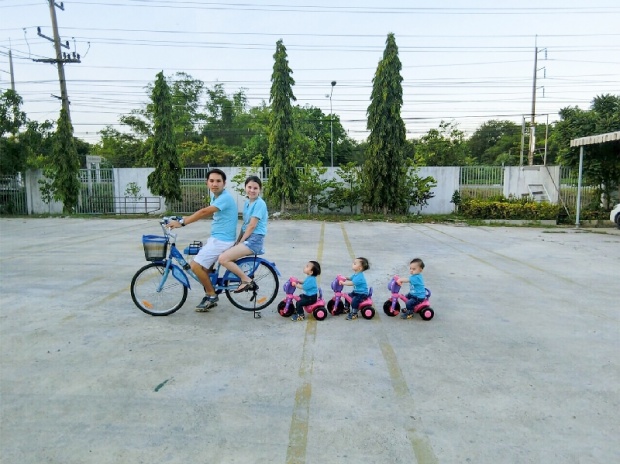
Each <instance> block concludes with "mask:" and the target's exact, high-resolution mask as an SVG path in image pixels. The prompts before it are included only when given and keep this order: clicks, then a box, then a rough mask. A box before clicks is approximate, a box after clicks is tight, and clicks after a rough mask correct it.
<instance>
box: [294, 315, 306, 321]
mask: <svg viewBox="0 0 620 464" xmlns="http://www.w3.org/2000/svg"><path fill="white" fill-rule="evenodd" d="M303 320H304V315H303V314H293V317H291V321H295V322H298V321H303Z"/></svg>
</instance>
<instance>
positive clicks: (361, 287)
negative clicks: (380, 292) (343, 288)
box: [349, 272, 368, 295]
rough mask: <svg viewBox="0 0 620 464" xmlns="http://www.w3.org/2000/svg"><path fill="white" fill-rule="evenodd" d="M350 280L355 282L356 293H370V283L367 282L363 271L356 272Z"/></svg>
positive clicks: (354, 289)
mask: <svg viewBox="0 0 620 464" xmlns="http://www.w3.org/2000/svg"><path fill="white" fill-rule="evenodd" d="M349 280H350V281H351V282H353V291H354V292H355V293H362V294H364V295H368V284H367V283H366V277H364V273H363V272H356V273H355V274H353V275H352V276H351V278H350V279H349Z"/></svg>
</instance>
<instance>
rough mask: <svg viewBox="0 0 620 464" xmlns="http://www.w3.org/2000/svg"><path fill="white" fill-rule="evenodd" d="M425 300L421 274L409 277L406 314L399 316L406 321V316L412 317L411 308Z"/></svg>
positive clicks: (424, 288)
mask: <svg viewBox="0 0 620 464" xmlns="http://www.w3.org/2000/svg"><path fill="white" fill-rule="evenodd" d="M424 300H426V287H425V286H424V277H422V274H413V275H410V276H409V293H407V303H406V306H407V312H406V313H403V315H402V316H401V317H402V318H403V319H406V318H407V316H409V317H411V316H412V315H413V308H415V307H416V306H417V305H419V304H420V303H422V302H423V301H424Z"/></svg>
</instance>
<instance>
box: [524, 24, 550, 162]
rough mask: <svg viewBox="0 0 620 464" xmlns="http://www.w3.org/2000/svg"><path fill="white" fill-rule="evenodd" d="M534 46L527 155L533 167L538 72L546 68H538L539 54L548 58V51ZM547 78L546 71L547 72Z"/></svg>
mask: <svg viewBox="0 0 620 464" xmlns="http://www.w3.org/2000/svg"><path fill="white" fill-rule="evenodd" d="M535 40H536V42H537V41H538V36H536V39H535ZM536 42H535V45H534V79H533V83H532V115H531V120H530V149H529V152H528V155H527V164H528V165H529V166H532V165H533V164H534V152H535V151H536V89H537V87H536V76H537V75H538V71H540V70H541V69H545V68H540V69H539V68H538V52H539V51H540V52H542V51H544V52H545V59H546V58H547V49H546V48H543V49H542V50H538V45H537V44H536ZM545 77H546V70H545Z"/></svg>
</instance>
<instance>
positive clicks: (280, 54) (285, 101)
mask: <svg viewBox="0 0 620 464" xmlns="http://www.w3.org/2000/svg"><path fill="white" fill-rule="evenodd" d="M273 58H274V65H273V73H272V74H271V91H270V94H269V102H270V103H271V114H270V119H269V151H268V153H267V157H268V159H269V164H270V166H271V175H270V177H269V182H268V183H267V186H266V188H265V194H266V195H267V196H268V197H271V198H273V199H274V201H275V200H276V199H277V200H279V202H280V212H284V209H285V204H286V201H287V200H288V201H291V202H293V201H295V194H296V192H297V189H298V187H299V177H298V174H297V170H296V166H295V162H296V160H295V156H294V154H293V153H292V150H291V148H292V140H293V108H292V104H291V101H295V95H293V86H294V85H295V81H294V80H293V77H292V74H293V71H292V70H291V68H290V67H289V65H288V57H287V54H286V47H285V46H284V44H283V43H282V39H280V40H278V42H277V43H276V52H275V54H274V55H273Z"/></svg>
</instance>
